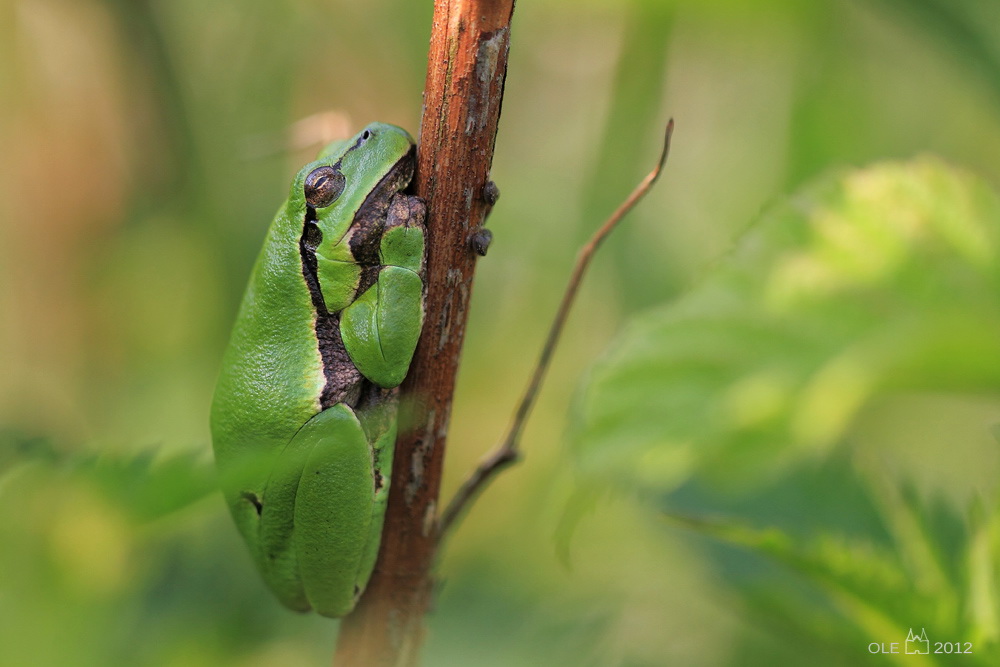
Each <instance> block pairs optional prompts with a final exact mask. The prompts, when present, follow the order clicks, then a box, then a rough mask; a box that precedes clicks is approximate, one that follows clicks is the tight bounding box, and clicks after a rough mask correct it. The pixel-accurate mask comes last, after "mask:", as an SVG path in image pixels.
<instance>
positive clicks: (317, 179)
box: [302, 167, 345, 208]
mask: <svg viewBox="0 0 1000 667" xmlns="http://www.w3.org/2000/svg"><path fill="white" fill-rule="evenodd" d="M344 183H345V180H344V175H343V174H342V173H340V172H339V171H337V170H336V169H334V168H333V167H317V168H316V169H313V170H312V171H310V172H309V175H308V176H306V182H305V184H304V185H303V187H302V189H303V190H304V191H305V194H306V203H307V204H309V205H310V206H312V207H313V208H323V207H324V206H329V205H330V204H332V203H333V202H334V201H336V199H337V197H339V196H340V193H342V192H343V191H344Z"/></svg>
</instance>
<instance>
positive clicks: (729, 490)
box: [572, 159, 1000, 664]
mask: <svg viewBox="0 0 1000 667" xmlns="http://www.w3.org/2000/svg"><path fill="white" fill-rule="evenodd" d="M998 257H1000V198H998V197H997V195H996V193H995V192H994V191H993V190H992V189H991V188H990V187H989V186H988V185H986V184H985V183H983V182H982V181H981V180H979V179H977V178H974V177H972V176H970V175H969V174H967V173H964V172H961V171H958V170H955V169H953V168H951V167H948V166H946V165H944V164H943V163H941V162H939V161H937V160H932V159H922V160H918V161H914V162H911V163H888V164H880V165H876V166H873V167H869V168H867V169H864V170H859V171H854V172H850V173H848V174H846V175H843V176H839V177H833V176H831V177H828V178H825V179H823V180H821V181H820V182H818V183H816V184H814V185H812V186H810V187H808V188H806V189H805V190H803V191H801V192H799V193H797V194H796V195H793V196H792V197H790V198H789V199H788V200H786V201H782V202H781V203H779V204H777V205H775V206H773V207H772V208H771V209H769V210H768V211H767V212H766V213H765V214H764V216H763V218H762V219H761V220H760V221H759V222H758V223H756V224H755V225H754V226H753V227H752V228H751V229H750V230H749V231H748V232H747V234H746V235H745V236H744V237H743V238H742V239H741V241H740V243H739V245H738V247H737V248H736V250H735V251H734V252H733V253H732V254H730V255H729V256H727V257H726V258H725V259H724V260H723V261H722V262H720V263H719V264H718V265H716V266H714V267H712V268H711V269H710V270H709V272H708V274H707V275H706V276H704V277H703V279H702V280H701V281H700V282H699V283H698V284H697V285H696V286H695V287H693V288H692V289H691V290H690V291H688V292H687V293H686V294H685V295H684V297H682V298H681V299H680V300H678V301H677V302H676V303H673V304H671V305H670V306H668V307H665V308H663V309H660V310H658V311H654V312H651V313H649V314H647V315H644V316H643V317H641V318H637V319H636V320H635V321H633V322H632V323H631V325H630V328H629V330H628V332H627V333H626V334H625V335H624V336H623V337H622V339H621V340H620V341H619V342H618V343H617V344H616V345H615V346H614V347H613V351H612V352H611V353H610V354H609V355H608V357H607V358H606V359H605V360H603V361H602V362H601V364H600V365H599V366H598V367H596V368H595V369H594V372H593V376H592V378H591V380H590V383H589V384H588V387H587V390H586V392H585V393H584V394H583V395H582V397H581V400H580V403H579V406H578V417H577V419H576V420H575V421H574V435H575V437H573V438H572V440H573V442H574V443H575V445H576V453H577V460H578V462H579V464H580V469H581V471H582V473H583V474H584V475H585V476H588V477H599V478H604V479H605V480H607V481H608V482H610V483H613V484H615V485H618V486H623V487H626V488H629V489H633V490H635V489H640V490H642V491H644V492H645V494H646V495H649V494H653V496H654V497H659V498H662V499H663V502H664V503H665V506H666V507H667V508H670V507H672V506H673V504H674V503H679V504H682V505H684V506H687V507H689V508H693V509H695V510H696V511H697V510H700V511H701V512H706V511H715V512H720V511H721V512H725V515H726V516H730V517H738V519H732V518H730V519H725V520H719V519H711V520H704V519H700V518H698V517H697V516H694V517H690V516H685V515H679V516H677V519H678V520H679V521H681V523H682V524H683V525H687V526H689V527H691V528H694V529H695V530H697V531H700V532H703V533H706V534H708V535H711V536H713V537H715V538H717V539H720V540H722V541H724V542H727V543H730V544H733V545H737V546H741V547H745V548H749V549H752V550H754V551H757V552H760V553H762V554H766V555H768V556H770V557H771V558H773V559H774V560H776V561H778V562H780V563H782V564H784V565H786V566H788V567H789V568H790V569H792V570H795V571H797V572H799V573H800V574H802V575H803V577H804V578H805V579H806V580H807V581H809V582H810V583H812V584H813V585H815V586H816V587H817V588H820V589H821V590H822V591H823V592H824V593H825V594H826V595H827V596H828V598H829V600H828V601H829V603H830V604H831V606H833V607H836V608H838V610H839V611H840V613H841V614H842V615H843V618H840V619H836V618H831V614H814V615H813V616H812V617H811V618H809V617H807V618H805V619H803V618H802V616H801V615H800V611H799V610H800V607H801V605H798V604H789V602H788V600H787V599H785V598H782V597H781V596H775V595H774V594H773V592H772V591H766V590H761V588H760V587H759V585H757V584H756V583H754V584H753V585H751V583H750V582H743V583H744V586H745V588H746V589H747V593H748V596H749V598H750V600H751V601H752V602H754V603H759V601H760V600H761V599H764V600H767V601H768V603H769V604H770V605H771V612H772V614H774V613H779V612H780V613H781V614H782V617H783V619H784V620H785V621H786V623H785V624H784V626H785V627H789V628H792V629H793V630H795V631H797V632H798V633H800V634H805V635H806V638H807V639H809V640H811V641H810V643H811V645H813V646H814V647H815V646H824V645H825V644H831V645H832V646H833V647H834V648H841V650H842V647H845V646H850V645H851V644H852V643H853V644H854V645H855V646H860V645H867V644H868V643H869V642H880V641H884V639H885V638H886V637H905V636H906V633H907V631H908V629H909V627H911V626H913V625H922V626H924V625H925V626H927V627H928V628H930V630H929V633H930V635H932V636H934V637H942V636H943V637H948V638H950V639H949V641H963V642H964V641H968V642H972V644H973V645H974V646H975V656H974V657H970V658H969V660H970V661H977V662H978V663H979V664H995V663H996V661H997V659H998V658H1000V646H998V639H1000V600H998V598H997V581H998V578H1000V550H998V549H997V547H1000V542H998V540H1000V532H998V528H1000V512H998V511H997V504H998V502H997V501H998V497H997V486H996V481H995V480H996V478H997V475H996V473H997V472H998V471H997V470H996V466H995V465H994V466H990V470H989V473H988V475H989V476H988V478H987V479H986V480H984V482H985V483H984V484H983V485H982V487H980V488H979V489H976V491H975V494H974V496H973V498H972V499H971V500H970V499H968V498H964V499H963V498H951V499H950V500H951V501H952V502H962V501H963V500H964V502H965V503H966V504H967V505H968V504H969V503H972V504H971V505H970V508H966V511H962V512H960V513H956V512H955V510H954V507H951V506H949V505H948V504H947V503H945V502H944V501H942V500H941V499H940V498H939V496H938V495H937V494H939V493H940V492H936V493H935V495H933V496H931V497H932V499H934V500H936V501H938V502H937V503H935V504H931V503H930V502H929V501H927V499H921V498H919V497H913V496H914V493H915V492H914V489H913V488H912V486H911V485H910V484H909V483H904V482H905V480H897V479H892V477H891V475H887V471H886V470H885V466H884V465H883V462H882V459H883V458H885V457H886V456H887V455H888V454H887V452H886V451H885V448H884V445H883V444H882V443H880V442H878V441H877V439H876V438H873V437H872V433H871V432H870V431H869V430H867V429H866V428H865V426H864V424H863V421H864V420H863V419H862V417H861V415H862V414H863V413H868V414H867V415H866V419H867V420H868V421H871V420H873V419H877V418H878V416H879V412H880V408H881V407H882V405H880V403H883V402H884V401H886V400H889V399H891V398H892V397H896V396H903V397H906V396H907V395H912V394H916V393H919V394H923V395H929V396H931V397H932V398H936V399H938V400H939V402H940V403H942V406H939V407H936V406H934V405H933V403H931V404H930V405H925V406H924V409H930V410H931V411H932V412H931V414H932V415H933V414H934V413H937V412H940V411H941V410H942V409H944V408H946V403H945V400H944V399H945V398H946V397H950V396H959V397H961V396H963V395H985V396H987V397H993V401H994V403H995V405H994V410H1000V402H997V401H996V398H995V394H996V390H997V387H1000V365H998V362H997V360H998V359H1000V336H998V335H997V334H998V332H1000V302H998V300H997V298H996V295H997V293H998V288H1000V262H998V261H997V260H998ZM883 404H884V403H883ZM995 418H996V417H995V416H994V419H995ZM993 424H994V425H995V424H996V422H995V421H994V422H993ZM979 428H980V429H981V432H982V433H981V436H980V439H982V438H984V437H987V436H988V434H989V431H990V423H989V422H985V423H984V422H980V423H979ZM956 437H959V436H958V434H954V433H952V434H949V436H948V437H947V439H946V440H944V441H942V442H935V440H934V439H933V438H931V437H928V436H927V435H925V437H924V438H923V441H922V442H920V441H914V442H911V443H910V445H911V446H910V448H909V450H908V451H907V452H906V453H905V455H906V456H908V457H910V458H912V459H915V460H917V461H921V462H923V463H925V464H927V465H935V466H936V465H941V464H947V463H948V459H951V458H953V457H956V456H958V453H957V452H956V447H955V446H954V444H953V439H954V438H956ZM991 445H993V446H995V443H991ZM835 448H846V449H847V450H849V451H848V453H847V454H846V458H847V460H846V461H838V460H836V459H834V460H832V461H830V460H827V457H828V454H829V452H830V450H831V449H835ZM928 450H930V451H928ZM959 465H961V466H963V467H964V469H965V470H966V473H967V475H966V476H967V479H968V481H969V482H972V480H973V479H974V477H976V476H977V475H979V474H980V473H979V471H977V469H981V468H982V467H983V466H984V465H986V463H985V462H984V461H983V460H982V459H980V458H979V457H970V459H968V460H966V461H959ZM952 491H960V494H959V495H965V490H964V489H962V490H957V489H953V490H952ZM733 494H737V495H738V496H739V498H740V502H739V503H738V504H734V503H732V502H730V503H728V505H729V506H728V507H726V504H727V503H725V502H720V499H719V498H717V497H715V496H718V495H722V496H726V495H729V496H732V495H733ZM938 505H941V506H940V507H938ZM831 510H833V511H831ZM938 516H940V518H941V521H940V522H939V523H935V519H936V518H937V517H938ZM760 522H766V523H765V524H764V525H765V526H766V528H756V527H755V525H756V524H757V523H760ZM916 619H920V620H919V622H917V621H916ZM838 621H839V622H838ZM852 626H853V627H852ZM859 634H860V637H859ZM845 657H846V656H845Z"/></svg>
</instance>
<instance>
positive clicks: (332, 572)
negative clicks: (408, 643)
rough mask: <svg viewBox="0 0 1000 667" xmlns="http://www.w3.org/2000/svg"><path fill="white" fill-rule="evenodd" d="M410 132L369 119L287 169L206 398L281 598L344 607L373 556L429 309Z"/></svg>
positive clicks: (246, 519)
mask: <svg viewBox="0 0 1000 667" xmlns="http://www.w3.org/2000/svg"><path fill="white" fill-rule="evenodd" d="M414 165H415V148H414V145H413V140H412V139H411V137H410V135H409V134H407V133H406V132H405V131H404V130H401V129H400V128H398V127H394V126H392V125H385V124H381V123H373V124H371V125H369V126H368V127H366V128H365V129H364V130H363V131H362V132H361V133H359V134H358V135H356V136H355V137H353V138H352V139H349V140H347V141H341V142H335V143H333V144H331V145H330V146H328V147H327V148H326V149H325V150H324V151H323V152H322V153H321V154H320V156H319V159H317V160H316V161H315V162H311V163H309V164H307V165H306V166H305V167H303V168H302V169H301V171H299V173H298V175H297V176H296V177H295V180H294V181H293V182H292V187H291V192H290V194H289V197H288V201H287V202H285V204H284V205H283V206H282V207H281V209H280V210H279V211H278V214H277V216H276V217H275V219H274V221H273V222H272V223H271V227H270V229H269V230H268V232H267V237H266V239H265V240H264V247H263V248H262V249H261V252H260V255H259V256H258V258H257V263H256V265H255V266H254V269H253V272H252V274H251V276H250V282H249V284H248V285H247V289H246V293H245V294H244V297H243V302H242V305H241V306H240V309H239V314H238V315H237V318H236V324H235V325H234V327H233V331H232V335H231V338H230V341H229V347H228V348H227V350H226V353H225V357H224V360H223V366H222V372H221V375H220V377H219V381H218V385H217V386H216V389H215V397H214V400H213V403H212V415H211V425H212V441H213V447H214V450H215V458H216V464H217V467H218V469H219V471H220V477H221V480H222V486H223V493H224V495H225V498H226V501H227V503H228V505H229V509H230V511H231V513H232V516H233V519H234V520H235V522H236V526H237V528H238V529H239V532H240V533H241V534H242V536H243V538H244V540H246V543H247V545H248V546H249V548H250V553H251V555H252V557H253V560H254V562H255V563H256V565H257V568H258V570H259V571H260V573H261V575H262V576H263V579H264V581H265V582H266V583H267V585H268V587H269V588H270V589H271V590H272V591H273V592H274V594H275V595H276V596H277V597H278V599H279V600H280V601H281V602H282V603H283V604H284V605H285V606H287V607H289V608H291V609H294V610H299V611H308V610H310V609H312V610H315V611H316V612H318V613H319V614H322V615H324V616H332V617H336V616H343V615H345V614H347V613H348V612H350V611H351V609H353V607H354V605H355V603H356V602H357V600H358V598H359V597H360V595H361V593H362V592H363V591H364V588H365V585H366V584H367V582H368V578H369V576H370V575H371V572H372V568H373V567H374V565H375V558H376V556H377V554H378V547H379V542H380V539H381V534H382V523H383V519H384V516H385V508H386V500H387V496H388V491H389V478H390V471H391V468H392V453H393V447H394V444H395V439H396V403H397V392H398V389H396V387H398V386H399V384H400V383H401V382H402V381H403V378H404V377H405V376H406V373H407V370H408V368H409V365H410V360H411V358H412V356H413V351H414V348H415V347H416V344H417V339H418V338H419V336H420V329H421V326H422V324H423V317H424V282H423V275H424V232H425V228H424V217H425V214H426V207H425V205H424V202H423V200H421V199H419V198H417V197H414V196H410V195H407V194H404V193H403V192H402V191H403V190H404V189H405V188H406V187H407V185H408V184H409V182H410V179H411V178H412V176H413V170H414Z"/></svg>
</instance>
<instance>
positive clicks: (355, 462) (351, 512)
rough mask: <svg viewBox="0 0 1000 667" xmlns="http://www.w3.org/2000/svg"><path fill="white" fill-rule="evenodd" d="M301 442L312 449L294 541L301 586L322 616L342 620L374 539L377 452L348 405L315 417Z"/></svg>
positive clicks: (304, 472)
mask: <svg viewBox="0 0 1000 667" xmlns="http://www.w3.org/2000/svg"><path fill="white" fill-rule="evenodd" d="M296 438H303V439H306V440H307V441H309V443H310V444H311V451H310V454H309V458H308V460H307V461H306V464H305V467H304V468H303V470H302V477H301V479H300V481H299V487H298V493H297V494H296V498H295V532H294V535H293V538H292V539H293V544H294V551H295V554H296V558H297V560H298V566H299V572H300V573H301V576H302V585H303V587H304V588H305V593H306V597H307V598H308V599H309V602H310V604H311V605H312V607H313V608H314V609H315V610H316V611H317V612H318V613H319V614H322V615H324V616H341V615H343V614H346V613H347V612H349V611H350V610H351V609H352V608H353V607H354V602H355V599H356V592H355V587H356V583H357V580H358V577H359V569H360V568H361V564H362V561H363V560H364V557H365V553H366V544H367V542H368V539H369V534H370V528H371V520H372V505H373V503H374V502H375V480H374V472H373V470H372V450H371V447H370V445H369V443H368V440H367V438H366V437H365V433H364V431H363V430H362V428H361V423H360V422H359V421H358V418H357V417H356V416H355V414H354V411H353V410H351V408H349V407H348V406H346V405H344V404H343V403H338V404H336V405H334V406H332V407H330V408H328V409H326V410H324V411H323V412H321V413H320V414H318V415H316V416H315V417H313V418H312V419H311V420H310V421H309V422H308V423H307V424H306V425H305V426H304V427H303V428H302V430H301V431H300V432H299V434H298V435H297V436H296Z"/></svg>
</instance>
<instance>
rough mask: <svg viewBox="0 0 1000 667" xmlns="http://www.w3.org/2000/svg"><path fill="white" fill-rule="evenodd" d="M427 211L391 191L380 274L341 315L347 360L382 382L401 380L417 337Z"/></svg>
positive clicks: (384, 384)
mask: <svg viewBox="0 0 1000 667" xmlns="http://www.w3.org/2000/svg"><path fill="white" fill-rule="evenodd" d="M426 212H427V208H426V206H425V204H424V202H423V200H422V199H420V198H418V197H412V196H410V195H403V194H398V195H396V196H395V197H393V200H392V202H391V203H390V205H389V211H388V214H387V218H386V225H385V231H384V232H383V233H382V238H381V240H380V244H379V258H380V261H381V269H380V270H379V273H378V279H377V280H376V281H375V284H373V285H372V286H371V287H369V288H368V289H367V290H365V291H364V292H363V293H362V294H361V295H360V296H359V297H358V298H357V299H355V301H354V303H352V304H351V305H350V306H348V307H347V308H345V309H344V311H343V314H342V316H341V319H340V333H341V336H342V337H343V340H344V346H345V347H346V348H347V353H348V354H349V355H350V357H351V361H353V362H354V365H355V366H356V367H357V369H358V370H359V371H361V373H362V375H364V376H365V377H366V378H368V379H369V380H371V381H372V382H374V383H375V384H377V385H379V386H380V387H395V386H398V385H399V384H400V383H401V382H402V381H403V378H404V377H406V372H407V370H408V369H409V366H410V359H412V357H413V351H414V349H415V348H416V346H417V339H418V338H419V337H420V327H421V326H422V325H423V319H424V283H423V273H424V217H425V216H426Z"/></svg>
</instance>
